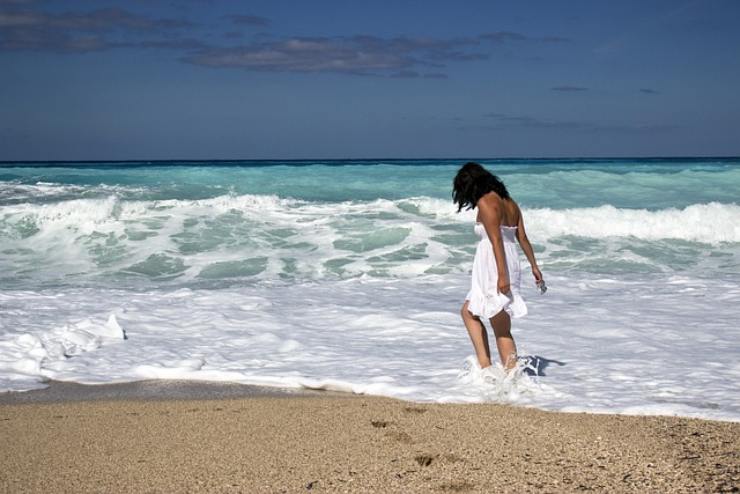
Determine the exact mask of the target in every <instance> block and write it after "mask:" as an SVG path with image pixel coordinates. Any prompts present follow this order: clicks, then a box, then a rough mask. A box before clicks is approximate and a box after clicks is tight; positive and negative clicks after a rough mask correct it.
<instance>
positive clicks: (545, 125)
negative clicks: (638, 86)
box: [457, 112, 677, 132]
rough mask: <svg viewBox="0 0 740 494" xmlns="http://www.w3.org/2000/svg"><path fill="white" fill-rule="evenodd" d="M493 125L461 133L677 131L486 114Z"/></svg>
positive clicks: (464, 127) (469, 127)
mask: <svg viewBox="0 0 740 494" xmlns="http://www.w3.org/2000/svg"><path fill="white" fill-rule="evenodd" d="M483 116H484V117H485V118H486V119H487V120H489V121H490V122H491V123H485V124H471V125H461V126H458V127H457V129H458V130H461V131H500V130H511V129H539V130H551V131H580V132H661V131H667V130H673V129H676V128H677V126H675V125H664V124H640V123H635V124H608V123H596V122H589V121H577V120H559V119H548V118H538V117H532V116H529V115H510V114H507V113H495V112H492V113H486V114H485V115H483Z"/></svg>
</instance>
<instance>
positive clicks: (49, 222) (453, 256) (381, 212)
mask: <svg viewBox="0 0 740 494" xmlns="http://www.w3.org/2000/svg"><path fill="white" fill-rule="evenodd" d="M480 162H481V163H482V164H484V166H486V167H488V168H489V169H490V170H491V171H493V172H494V173H496V174H498V175H499V176H500V177H501V178H502V179H503V180H504V181H505V183H506V184H507V186H508V187H509V190H510V192H511V193H512V195H513V196H514V198H515V199H516V200H517V201H518V202H519V203H520V205H521V206H522V207H523V208H524V210H525V221H526V222H527V226H528V228H529V230H530V237H531V238H532V239H534V240H535V241H536V245H537V249H538V252H539V255H540V257H541V258H542V264H543V266H544V267H545V268H546V269H550V270H553V271H556V272H563V271H566V272H567V271H573V270H575V271H583V272H589V273H596V274H604V275H615V276H628V275H629V276H638V277H639V276H643V275H649V274H650V273H666V272H685V271H690V272H693V273H695V274H697V275H722V274H724V273H726V272H727V271H728V270H734V269H737V267H738V244H739V243H740V230H739V228H740V227H738V225H740V210H739V209H738V206H737V200H738V198H740V159H735V158H733V159H728V158H721V159H720V158H717V159H620V160H578V159H567V160H480ZM462 163H463V160H414V161H408V160H404V161H388V160H385V161H344V162H343V161H327V162H320V161H317V162H314V161H287V162H279V161H268V162H265V161H242V162H151V163H148V162H128V163H104V162H101V163H63V164H60V163H27V164H24V163H12V164H4V165H3V166H2V167H0V242H1V245H2V250H1V251H0V268H1V269H2V274H1V275H0V281H2V282H3V283H6V284H8V285H10V286H16V287H27V286H31V287H33V286H37V285H39V286H46V285H49V284H51V285H54V286H57V285H67V284H70V285H75V284H80V283H82V284H86V285H87V284H92V285H97V284H101V285H111V284H115V285H118V284H140V283H144V284H146V283H151V284H154V285H159V284H173V283H174V284H178V283H179V284H185V285H188V284H196V285H202V284H208V283H219V282H223V283H242V282H247V283H255V282H269V281H271V280H291V279H313V280H320V279H324V278H352V277H358V276H370V277H379V278H386V277H401V278H407V277H415V276H424V275H429V274H445V273H451V272H464V271H465V270H466V269H468V268H469V264H470V261H471V252H472V249H473V244H474V241H475V238H474V236H473V235H472V233H471V232H470V221H471V215H470V213H463V214H459V215H458V214H456V213H455V211H454V208H453V206H452V203H451V201H450V194H451V181H452V178H453V176H454V174H455V172H456V171H457V169H458V168H459V166H460V165H461V164H462Z"/></svg>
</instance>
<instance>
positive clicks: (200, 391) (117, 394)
mask: <svg viewBox="0 0 740 494" xmlns="http://www.w3.org/2000/svg"><path fill="white" fill-rule="evenodd" d="M45 384H48V387H46V388H42V389H32V390H28V391H6V392H2V393H0V407H2V406H4V405H23V404H34V403H38V404H44V403H77V402H97V401H121V400H127V401H170V400H225V399H238V398H255V397H272V398H278V397H286V398H298V397H302V396H306V397H309V396H326V395H327V394H328V395H334V394H337V395H343V394H345V393H339V392H336V391H323V390H312V389H305V388H279V387H273V386H260V385H255V384H239V383H233V382H225V381H193V380H180V379H146V380H142V381H131V382H121V383H104V384H80V383H76V382H67V381H53V380H52V381H49V382H47V383H45Z"/></svg>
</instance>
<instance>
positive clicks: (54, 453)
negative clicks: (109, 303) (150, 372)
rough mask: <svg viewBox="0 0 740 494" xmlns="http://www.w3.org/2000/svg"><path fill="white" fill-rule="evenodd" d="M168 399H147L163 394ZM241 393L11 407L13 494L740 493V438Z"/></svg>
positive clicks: (6, 441)
mask: <svg viewBox="0 0 740 494" xmlns="http://www.w3.org/2000/svg"><path fill="white" fill-rule="evenodd" d="M55 384H58V383H55ZM170 384H172V383H170ZM197 384H198V385H200V387H203V386H202V384H203V383H197ZM160 385H161V383H159V384H157V382H156V381H155V382H154V384H152V382H148V383H147V384H146V386H138V385H137V386H134V387H133V388H134V389H136V388H139V389H138V391H137V392H139V393H141V389H147V390H148V391H147V393H149V391H152V390H156V389H157V388H158V386H159V389H160V390H161V386H160ZM77 386H81V385H77ZM102 386H116V387H119V388H120V389H124V388H122V387H121V386H122V385H102ZM233 386H234V385H226V386H225V387H221V386H216V387H218V388H222V389H220V390H218V392H220V393H224V394H226V395H227V396H220V397H216V391H213V394H211V395H208V394H206V395H205V396H206V397H202V396H204V395H203V394H201V398H200V399H193V398H180V397H173V396H172V395H170V396H165V395H164V394H162V393H160V394H159V395H158V396H157V395H156V393H149V394H148V396H141V395H139V398H136V399H132V398H130V397H125V396H124V393H119V394H118V395H117V398H116V397H114V398H111V397H110V393H109V394H108V395H107V397H105V398H103V397H102V396H103V395H100V397H99V398H98V399H92V400H82V401H80V400H77V401H73V400H65V401H55V400H48V401H43V402H42V401H35V402H25V403H14V404H10V403H7V402H2V401H0V442H2V443H3V445H4V447H3V448H2V449H0V491H4V492H44V491H45V492H49V491H55V492H68V491H76V492H91V491H97V492H100V491H126V492H135V491H147V492H194V491H195V492H299V491H300V492H303V491H307V490H315V491H325V492H356V491H365V492H367V491H370V492H372V491H377V492H514V491H519V492H521V491H527V492H531V491H535V490H536V491H542V492H571V491H582V490H597V491H609V492H635V491H646V490H655V491H660V492H667V491H670V492H689V491H691V492H697V491H698V492H734V491H736V490H737V489H738V486H740V423H734V422H719V421H709V420H703V419H691V418H679V417H667V416H627V415H606V414H603V415H602V414H587V413H561V412H548V411H542V410H537V409H533V408H524V407H512V406H507V405H500V404H431V403H413V402H405V401H401V400H395V399H391V398H382V397H374V396H365V395H351V394H344V393H327V392H323V391H316V392H303V391H301V392H297V393H292V392H288V391H285V390H283V391H280V390H279V389H277V390H276V391H275V392H273V390H267V391H266V390H264V389H261V390H255V389H252V388H253V387H243V389H241V390H239V391H241V392H243V394H241V395H239V394H238V393H235V392H234V390H229V391H226V390H227V389H230V388H232V387H233ZM236 386H237V387H239V388H242V385H236ZM92 387H93V388H98V386H92ZM196 387H198V386H196ZM205 387H211V388H213V389H215V388H214V387H212V386H211V385H210V384H207V385H206V386H205ZM56 388H57V389H59V390H61V389H62V387H61V386H58V385H57V386H56ZM172 389H180V390H181V391H182V390H183V388H182V387H181V386H180V385H176V386H175V387H174V388H172ZM192 389H195V387H194V388H192ZM192 389H188V391H191V390H192ZM41 391H43V390H41ZM41 391H39V392H36V393H37V394H38V393H40V392H41ZM129 391H130V390H126V392H129ZM268 391H269V392H268ZM229 393H231V395H229ZM145 394H146V393H145ZM47 396H49V395H47ZM78 396H79V395H78ZM208 396H211V397H212V398H209V397H208Z"/></svg>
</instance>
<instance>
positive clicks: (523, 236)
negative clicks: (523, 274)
mask: <svg viewBox="0 0 740 494" xmlns="http://www.w3.org/2000/svg"><path fill="white" fill-rule="evenodd" d="M517 209H519V206H518V205H517ZM516 238H517V240H518V241H519V245H521V246H522V250H523V251H524V255H525V256H527V260H528V261H529V264H530V265H531V266H532V274H533V275H534V279H535V280H537V282H538V283H539V282H540V281H542V272H541V271H540V268H539V267H537V259H535V257H534V249H533V248H532V244H530V243H529V238H527V232H526V230H525V229H524V215H522V212H521V210H519V223H518V225H517V228H516Z"/></svg>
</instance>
